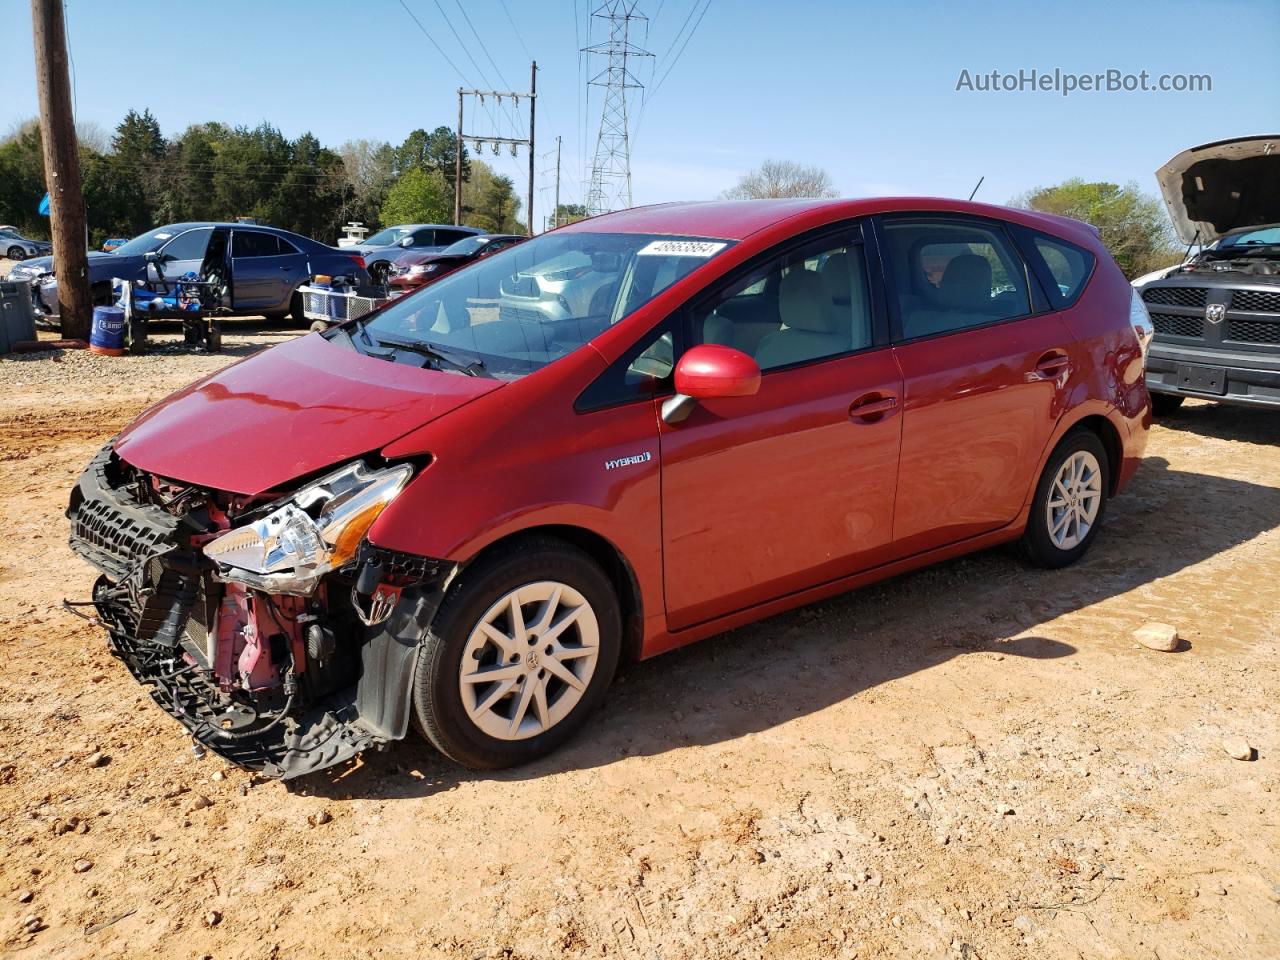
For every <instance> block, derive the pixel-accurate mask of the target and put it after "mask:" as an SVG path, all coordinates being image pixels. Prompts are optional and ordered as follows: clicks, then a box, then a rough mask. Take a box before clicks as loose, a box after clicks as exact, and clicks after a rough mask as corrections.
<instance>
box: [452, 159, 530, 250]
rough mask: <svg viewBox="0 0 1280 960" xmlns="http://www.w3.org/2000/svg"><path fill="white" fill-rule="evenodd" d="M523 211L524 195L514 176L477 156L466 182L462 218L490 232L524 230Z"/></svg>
mask: <svg viewBox="0 0 1280 960" xmlns="http://www.w3.org/2000/svg"><path fill="white" fill-rule="evenodd" d="M519 215H520V198H519V197H518V196H517V195H516V190H515V183H514V182H513V181H512V179H511V178H510V177H504V176H499V175H498V174H496V173H494V172H493V168H492V167H490V166H489V165H488V164H487V163H485V162H484V161H483V160H479V159H477V160H475V161H474V162H473V164H472V168H471V179H470V180H469V181H467V182H465V183H464V184H463V186H462V222H463V223H465V224H466V225H467V226H469V227H479V228H480V229H481V230H487V231H489V232H490V233H523V232H524V225H523V224H522V223H521V222H520V220H519Z"/></svg>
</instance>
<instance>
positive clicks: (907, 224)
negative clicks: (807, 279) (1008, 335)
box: [884, 220, 1031, 340]
mask: <svg viewBox="0 0 1280 960" xmlns="http://www.w3.org/2000/svg"><path fill="white" fill-rule="evenodd" d="M884 234H885V248H886V249H885V254H886V257H887V258H888V260H889V264H890V267H891V270H892V273H893V280H894V282H893V290H892V291H891V296H893V297H896V299H897V303H898V316H899V317H900V318H901V323H902V338H903V339H905V340H913V339H916V338H917V337H929V336H935V335H938V334H944V333H951V332H953V331H956V330H965V329H968V328H969V327H980V326H983V325H985V324H988V323H996V322H998V321H1001V320H1009V319H1012V318H1015V317H1022V316H1026V315H1027V314H1029V313H1031V299H1030V294H1029V284H1028V281H1027V270H1026V266H1025V264H1024V263H1023V262H1022V259H1021V257H1019V256H1018V254H1017V253H1016V252H1015V251H1014V247H1013V244H1012V243H1010V241H1009V239H1008V237H1007V236H1006V235H1005V233H1004V231H1002V230H1000V229H998V228H996V227H987V226H984V225H981V224H970V223H960V222H945V221H924V220H907V221H899V222H894V221H890V222H888V223H886V224H885V228H884Z"/></svg>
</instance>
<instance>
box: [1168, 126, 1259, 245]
mask: <svg viewBox="0 0 1280 960" xmlns="http://www.w3.org/2000/svg"><path fill="white" fill-rule="evenodd" d="M1156 180H1157V181H1158V182H1159V184H1160V192H1161V193H1163V194H1164V203H1165V206H1166V207H1168V208H1169V216H1170V217H1171V218H1172V219H1173V228H1174V230H1175V231H1177V234H1178V239H1179V240H1181V241H1182V242H1183V243H1187V244H1190V243H1196V242H1199V243H1202V244H1208V243H1211V242H1213V241H1214V240H1217V239H1218V238H1219V237H1221V236H1222V235H1223V234H1225V233H1227V232H1228V231H1230V230H1238V229H1240V228H1241V227H1257V226H1263V225H1266V224H1272V223H1280V134H1269V135H1266V136H1256V137H1238V138H1236V139H1234V140H1219V141H1217V142H1216V143H1206V144H1205V145H1204V146H1202V147H1192V148H1191V149H1189V150H1183V151H1182V152H1181V153H1180V154H1178V155H1177V156H1176V157H1174V158H1173V159H1172V160H1170V161H1169V162H1168V163H1166V164H1165V165H1164V166H1162V167H1161V168H1160V169H1159V170H1157V171H1156ZM1197 234H1198V235H1199V239H1198V240H1197Z"/></svg>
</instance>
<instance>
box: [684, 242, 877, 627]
mask: <svg viewBox="0 0 1280 960" xmlns="http://www.w3.org/2000/svg"><path fill="white" fill-rule="evenodd" d="M860 237H861V234H860V231H859V230H858V229H857V228H856V226H855V227H854V228H853V229H852V230H851V231H849V232H846V233H844V234H841V235H839V236H835V237H831V236H829V237H827V238H826V239H823V240H821V241H816V242H813V243H808V244H805V245H803V246H800V247H798V248H796V249H794V250H793V251H791V252H789V253H785V254H782V255H780V256H778V257H776V258H774V259H773V260H772V261H770V262H767V263H765V264H763V265H762V266H760V267H759V268H757V269H754V270H752V271H750V272H749V273H748V274H747V275H745V276H741V277H739V278H737V279H735V280H732V281H730V282H729V283H728V284H727V286H726V288H725V289H724V290H723V292H722V293H721V294H719V295H717V296H714V297H713V298H712V299H711V300H710V302H709V303H708V304H707V305H706V306H704V307H701V308H699V309H696V310H694V311H693V313H692V316H691V323H690V326H689V332H690V342H691V343H694V344H696V343H704V342H714V343H722V344H724V345H727V346H733V347H735V348H736V349H740V350H743V352H746V353H749V354H751V355H752V356H754V357H755V359H756V361H757V363H759V365H760V367H761V370H762V371H763V374H764V375H763V378H762V382H761V386H760V390H759V392H758V393H757V394H756V395H755V396H751V397H738V398H728V399H715V400H705V401H700V402H699V404H698V406H697V407H696V408H695V409H694V411H693V413H692V414H690V416H689V417H688V419H686V420H684V421H683V422H680V423H675V424H666V423H663V424H661V426H660V434H659V443H660V447H661V454H662V533H663V564H664V581H665V590H666V600H667V620H668V625H669V627H670V628H671V629H673V630H679V629H681V628H683V627H688V626H691V625H693V624H696V623H700V622H703V621H706V620H710V619H713V618H715V617H718V616H722V615H725V614H728V613H731V612H733V611H736V610H741V609H744V608H746V607H750V606H753V605H755V604H758V603H762V602H764V601H767V600H771V599H774V598H776V597H779V596H783V595H785V594H788V593H792V592H795V591H798V590H802V589H804V588H806V587H810V586H814V585H816V584H819V583H823V582H826V581H829V580H834V579H837V578H839V577H842V576H845V575H848V574H850V573H853V572H855V571H857V570H860V569H865V568H867V567H871V566H875V565H876V564H878V563H881V562H883V561H884V559H885V555H886V553H887V551H888V549H889V547H890V545H891V540H892V518H893V499H894V490H895V485H896V479H897V462H898V447H899V429H900V423H901V418H900V417H899V416H898V415H897V406H896V404H897V403H898V399H899V398H900V396H901V392H902V383H901V377H900V374H899V372H898V367H897V362H896V361H895V359H894V357H893V354H892V351H891V350H889V349H888V348H887V346H885V344H884V343H883V341H882V339H881V336H879V335H877V333H876V332H875V328H874V324H873V313H874V311H873V309H872V301H871V296H870V290H869V287H868V282H867V276H868V272H867V266H866V258H865V256H864V251H863V244H862V243H861V240H860ZM748 308H749V309H748ZM762 325H767V326H768V328H769V329H768V330H767V331H766V332H764V333H763V334H762V333H761V327H762Z"/></svg>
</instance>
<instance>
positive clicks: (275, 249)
mask: <svg viewBox="0 0 1280 960" xmlns="http://www.w3.org/2000/svg"><path fill="white" fill-rule="evenodd" d="M292 252H293V251H291V250H281V244H280V240H279V239H278V238H277V237H276V235H275V234H274V233H258V232H256V231H253V230H237V231H236V232H235V233H234V234H233V235H232V240H231V256H233V257H274V256H276V255H277V254H280V253H292Z"/></svg>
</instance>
